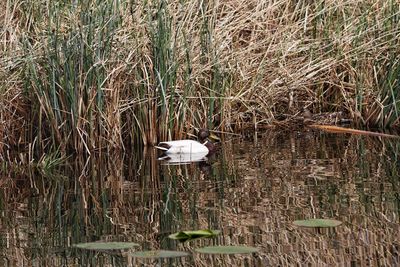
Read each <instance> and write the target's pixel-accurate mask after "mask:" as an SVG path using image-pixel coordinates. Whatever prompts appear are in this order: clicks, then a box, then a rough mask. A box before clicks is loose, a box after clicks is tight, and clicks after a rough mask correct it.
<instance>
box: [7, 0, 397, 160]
mask: <svg viewBox="0 0 400 267" xmlns="http://www.w3.org/2000/svg"><path fill="white" fill-rule="evenodd" d="M399 10H400V8H399V3H397V1H394V0H391V1H383V0H379V1H363V2H359V1H354V0H340V1H322V0H319V1H313V2H309V1H283V0H274V1H250V2H249V1H244V0H235V1H233V2H232V1H207V2H204V1H185V2H179V3H176V2H173V1H166V0H154V1H143V2H140V3H133V2H132V1H127V0H106V1H100V0H78V1H74V2H73V3H65V2H63V1H50V0H44V1H40V2H25V1H20V0H9V1H6V2H5V3H2V4H1V11H0V12H1V15H2V16H1V18H2V23H3V25H4V26H3V27H2V28H1V30H0V31H1V32H0V37H1V40H2V42H1V43H0V53H1V61H0V77H1V78H2V79H3V80H5V82H4V83H2V84H1V85H0V104H1V105H0V106H1V111H2V112H1V122H2V124H1V125H2V126H1V127H0V128H1V129H0V134H1V138H2V141H1V142H0V144H2V146H3V149H6V150H7V149H11V148H12V147H18V146H23V147H24V146H25V147H26V146H34V150H35V151H36V153H38V154H39V155H40V153H41V152H43V151H47V150H54V151H55V150H57V149H59V151H60V153H61V154H70V153H75V152H76V153H84V154H90V153H93V152H94V151H97V150H103V149H114V148H122V149H128V148H130V147H136V146H138V145H143V144H144V145H148V144H154V143H156V142H158V141H159V140H161V139H163V140H164V139H169V138H183V137H186V133H188V132H190V131H192V129H193V128H194V127H209V128H214V129H220V130H225V131H226V130H231V131H236V130H241V129H243V128H246V127H255V126H257V125H260V124H271V123H274V122H275V121H277V120H282V119H285V118H289V117H291V116H295V115H296V114H300V111H301V110H302V109H303V108H304V107H307V108H308V109H310V110H311V111H313V112H316V113H318V112H327V111H328V112H329V111H337V110H341V111H345V112H346V113H347V114H348V116H349V117H351V118H353V119H354V121H356V122H360V123H363V124H366V125H370V126H381V127H392V126H396V125H398V124H399V120H398V118H399V108H398V101H399V96H398V95H397V91H398V89H397V88H398V73H399V67H398V66H399V64H398V60H397V55H398V54H399V47H400V46H399V41H398V40H400V38H399V32H400V31H399V30H400V28H399V15H400V14H399ZM15 110H16V111H17V112H14V111H15ZM4 144H6V145H4Z"/></svg>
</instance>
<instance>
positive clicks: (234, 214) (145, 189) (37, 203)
mask: <svg viewBox="0 0 400 267" xmlns="http://www.w3.org/2000/svg"><path fill="white" fill-rule="evenodd" d="M399 152H400V142H399V141H397V140H394V139H380V138H377V137H374V138H371V137H365V136H363V137H361V136H350V135H334V134H325V133H320V132H311V131H310V132H291V133H282V132H281V133H276V132H275V133H263V134H257V135H250V136H248V137H245V138H236V137H231V136H227V137H225V138H224V142H223V143H222V146H221V148H220V150H219V153H218V154H217V155H215V156H214V157H213V158H211V159H209V161H208V162H202V163H193V164H188V165H166V164H165V162H160V161H157V159H156V158H157V151H155V150H154V149H151V148H150V149H145V150H144V151H143V152H142V151H139V152H136V153H131V154H130V155H121V154H117V153H116V154H112V155H105V154H103V155H101V154H100V155H93V156H92V157H91V158H90V159H87V160H83V159H79V158H76V159H74V158H71V159H69V160H68V163H67V164H65V166H62V167H60V168H55V169H54V170H51V168H48V170H47V171H43V168H42V169H41V168H36V167H29V168H28V167H26V166H18V165H16V164H11V165H10V164H8V165H7V166H6V165H4V166H6V167H3V172H2V174H1V179H0V231H1V232H0V233H1V234H0V236H1V237H0V265H1V266H398V265H400V256H399V248H400V244H399V243H400V241H399V240H400V231H399V230H400V229H399V192H400V183H399V169H400V165H399V161H398V155H399ZM308 218H332V219H337V220H340V221H342V222H343V224H342V225H341V226H339V227H337V228H334V229H322V230H317V229H307V228H299V227H296V226H294V225H293V224H292V222H293V221H294V220H299V219H308ZM205 228H209V229H219V230H222V234H221V235H219V236H218V237H217V238H214V239H200V240H195V241H193V242H189V243H183V244H180V243H177V242H176V241H174V240H170V239H168V238H167V236H168V235H169V234H171V233H174V232H177V231H180V230H195V229H205ZM96 240H103V241H129V242H136V243H139V244H140V247H139V248H138V250H148V249H151V250H153V249H169V250H185V251H193V250H194V249H195V248H198V247H202V246H207V245H219V244H220V245H247V246H253V247H257V248H259V253H256V254H253V255H237V256H221V255H218V256H210V255H202V254H198V253H193V254H192V256H191V257H187V258H181V259H173V260H165V259H164V260H143V259H136V258H132V257H131V256H130V254H129V253H128V252H124V253H122V254H121V253H116V252H99V251H85V250H79V249H73V248H71V245H72V244H75V243H79V242H87V241H96Z"/></svg>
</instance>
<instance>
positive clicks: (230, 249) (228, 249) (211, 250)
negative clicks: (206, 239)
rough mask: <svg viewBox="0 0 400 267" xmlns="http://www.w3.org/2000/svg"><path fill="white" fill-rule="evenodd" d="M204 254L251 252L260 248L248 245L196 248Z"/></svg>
mask: <svg viewBox="0 0 400 267" xmlns="http://www.w3.org/2000/svg"><path fill="white" fill-rule="evenodd" d="M196 251H197V252H199V253H204V254H249V253H255V252H257V251H258V248H255V247H247V246H210V247H203V248H198V249H196Z"/></svg>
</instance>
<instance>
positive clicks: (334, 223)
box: [293, 219, 342, 227]
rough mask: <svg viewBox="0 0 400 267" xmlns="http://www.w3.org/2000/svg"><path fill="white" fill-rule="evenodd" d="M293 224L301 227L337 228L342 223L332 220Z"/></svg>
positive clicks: (301, 221)
mask: <svg viewBox="0 0 400 267" xmlns="http://www.w3.org/2000/svg"><path fill="white" fill-rule="evenodd" d="M293 224H294V225H297V226H301V227H336V226H339V225H341V224H342V222H341V221H337V220H331V219H308V220H298V221H294V222H293Z"/></svg>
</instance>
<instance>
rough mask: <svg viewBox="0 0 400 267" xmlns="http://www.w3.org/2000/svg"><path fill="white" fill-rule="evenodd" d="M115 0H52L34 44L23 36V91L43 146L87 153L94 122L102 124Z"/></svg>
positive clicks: (96, 129) (96, 128)
mask: <svg viewBox="0 0 400 267" xmlns="http://www.w3.org/2000/svg"><path fill="white" fill-rule="evenodd" d="M117 3H118V2H117V1H111V0H110V1H96V0H81V1H77V2H75V3H73V4H65V3H64V2H63V1H51V2H49V5H48V10H47V12H48V13H47V15H48V18H47V20H46V21H45V22H46V26H45V27H43V28H42V29H40V30H41V32H39V34H38V38H39V39H38V40H37V43H34V44H33V45H32V42H30V40H29V39H28V37H29V36H28V37H27V38H26V40H25V44H26V47H25V51H26V52H25V53H26V54H27V63H26V66H25V77H24V80H25V88H26V89H25V90H26V92H27V94H28V95H29V96H30V97H31V98H32V99H33V100H34V101H32V105H33V107H34V110H35V111H34V112H33V114H32V117H33V118H34V120H35V121H36V122H37V123H39V125H38V126H37V138H38V140H39V141H44V146H53V145H56V146H60V147H61V148H62V149H63V150H65V149H68V148H69V149H75V150H76V149H80V150H82V151H85V150H86V151H89V150H90V149H92V145H93V143H92V139H94V138H96V136H95V135H99V134H101V132H102V130H101V125H96V124H101V116H100V115H101V112H103V111H104V106H105V103H104V101H105V96H104V95H105V94H104V88H105V87H106V85H107V82H108V81H107V75H108V69H107V68H108V66H107V65H108V62H107V61H108V60H109V58H110V55H111V51H112V47H113V42H114V34H115V30H116V28H117V26H118V24H119V23H120V19H119V14H118V13H117V11H118V5H117ZM37 46H39V47H40V49H37V48H36V47H37ZM48 131H50V132H48ZM48 135H50V137H51V140H50V141H49V142H48V139H47V138H48ZM39 143H40V144H42V142H39Z"/></svg>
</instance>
